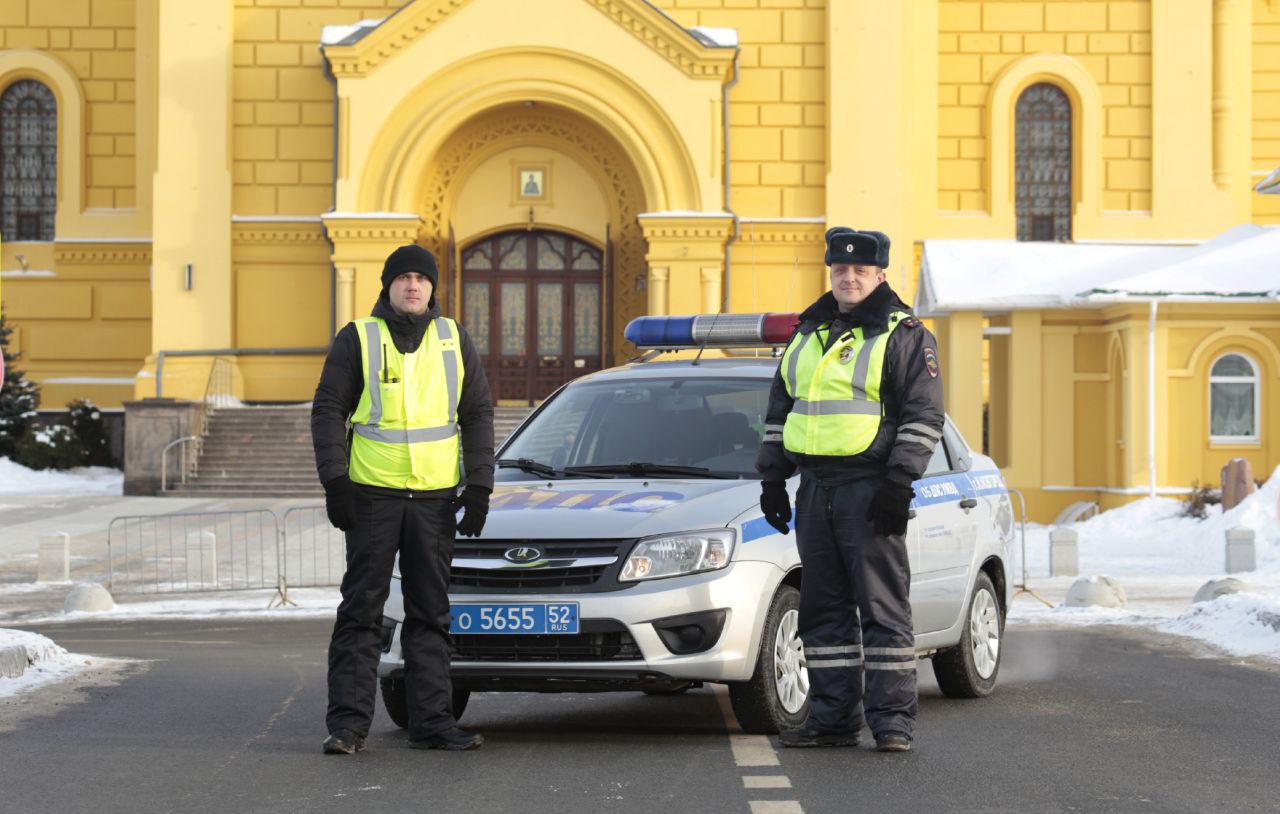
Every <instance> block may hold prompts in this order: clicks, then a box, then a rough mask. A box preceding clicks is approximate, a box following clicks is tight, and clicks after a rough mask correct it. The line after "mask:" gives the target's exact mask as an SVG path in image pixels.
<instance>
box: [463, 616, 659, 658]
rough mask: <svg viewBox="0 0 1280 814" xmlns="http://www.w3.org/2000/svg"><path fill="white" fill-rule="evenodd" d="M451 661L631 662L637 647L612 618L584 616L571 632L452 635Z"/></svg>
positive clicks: (637, 650)
mask: <svg viewBox="0 0 1280 814" xmlns="http://www.w3.org/2000/svg"><path fill="white" fill-rule="evenodd" d="M451 638H452V639H453V645H452V647H451V648H450V655H451V656H452V658H453V660H454V661H551V662H555V661H635V660H638V659H639V658H640V648H639V647H637V646H636V642H635V639H633V638H631V634H630V633H629V632H627V627H626V625H624V624H622V623H621V622H616V621H614V620H612V619H584V620H582V632H581V633H575V634H572V635H543V634H535V633H517V634H501V633H499V634H472V633H468V634H455V635H454V636H452V637H451Z"/></svg>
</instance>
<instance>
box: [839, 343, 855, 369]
mask: <svg viewBox="0 0 1280 814" xmlns="http://www.w3.org/2000/svg"><path fill="white" fill-rule="evenodd" d="M852 358H853V348H852V347H850V346H848V345H846V346H844V347H843V348H841V349H840V364H842V365H847V364H849V360H850V359H852Z"/></svg>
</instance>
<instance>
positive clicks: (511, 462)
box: [498, 458, 564, 478]
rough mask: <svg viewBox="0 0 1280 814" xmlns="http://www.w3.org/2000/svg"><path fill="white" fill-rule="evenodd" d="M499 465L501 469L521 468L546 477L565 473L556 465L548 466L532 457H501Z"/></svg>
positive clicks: (560, 475) (558, 476)
mask: <svg viewBox="0 0 1280 814" xmlns="http://www.w3.org/2000/svg"><path fill="white" fill-rule="evenodd" d="M498 467H499V468H501V469H520V470H523V471H525V472H528V473H530V474H532V475H542V476H543V477H544V478H562V477H564V473H563V472H561V471H560V470H558V469H556V468H555V467H551V466H547V465H546V464H544V463H541V462H539V461H535V460H533V459H532V458H499V459H498Z"/></svg>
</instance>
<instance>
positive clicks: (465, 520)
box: [453, 486, 490, 537]
mask: <svg viewBox="0 0 1280 814" xmlns="http://www.w3.org/2000/svg"><path fill="white" fill-rule="evenodd" d="M489 492H490V490H489V489H486V488H485V487H483V486H467V487H466V488H465V489H463V490H462V494H460V495H458V496H457V497H455V498H454V499H453V507H454V508H455V509H456V508H458V507H459V506H461V507H463V512H462V519H461V520H459V521H458V533H459V534H461V535H462V536H463V537H479V536H480V532H481V531H483V530H484V520H485V518H486V517H488V516H489Z"/></svg>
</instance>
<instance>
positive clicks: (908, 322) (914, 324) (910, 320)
mask: <svg viewBox="0 0 1280 814" xmlns="http://www.w3.org/2000/svg"><path fill="white" fill-rule="evenodd" d="M902 327H904V328H919V327H920V320H918V319H916V318H915V317H907V318H906V319H904V320H902Z"/></svg>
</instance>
